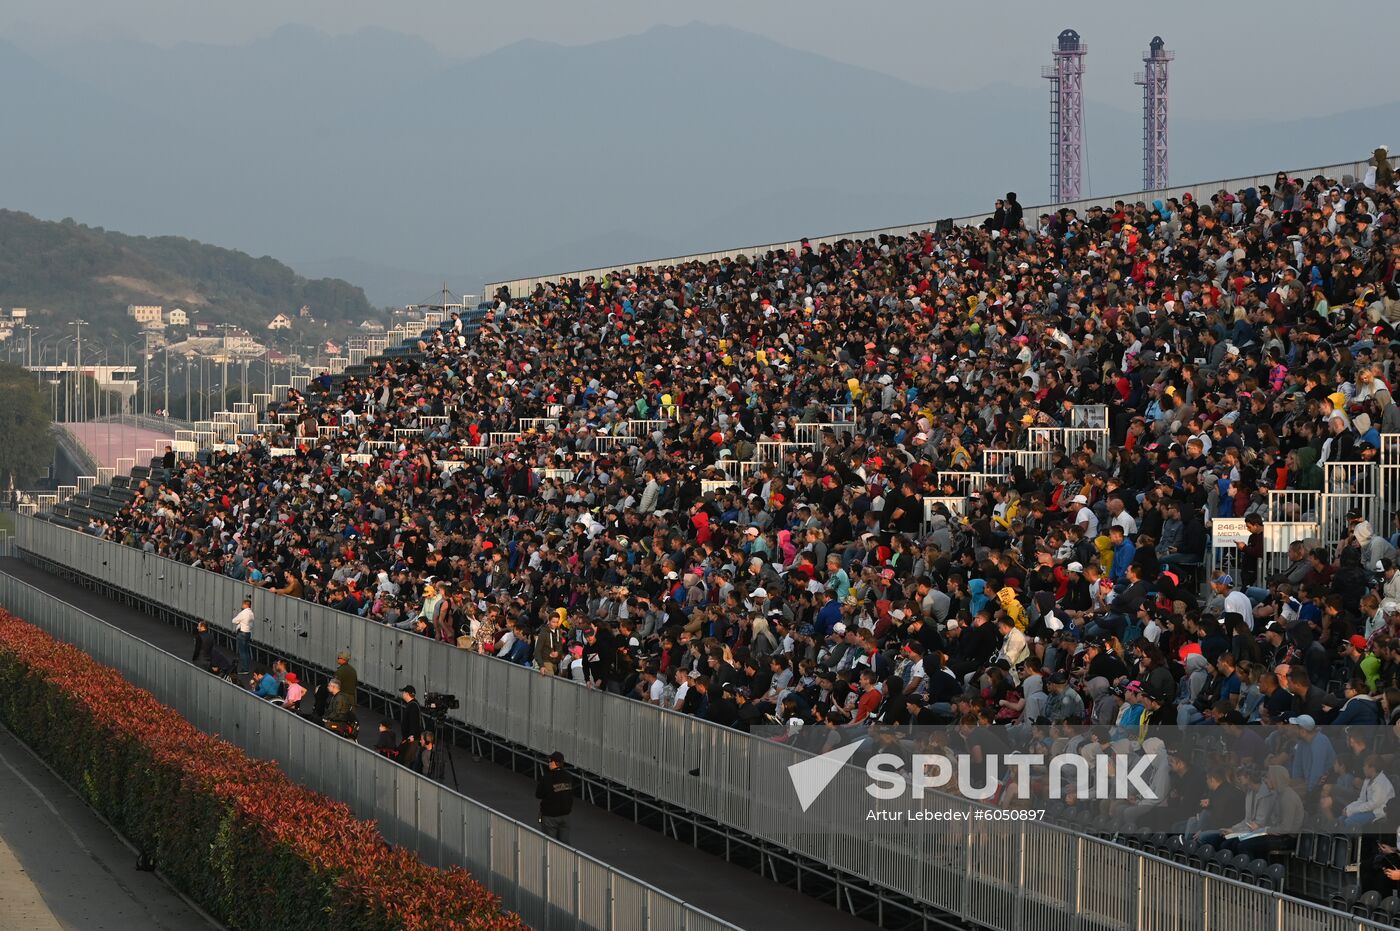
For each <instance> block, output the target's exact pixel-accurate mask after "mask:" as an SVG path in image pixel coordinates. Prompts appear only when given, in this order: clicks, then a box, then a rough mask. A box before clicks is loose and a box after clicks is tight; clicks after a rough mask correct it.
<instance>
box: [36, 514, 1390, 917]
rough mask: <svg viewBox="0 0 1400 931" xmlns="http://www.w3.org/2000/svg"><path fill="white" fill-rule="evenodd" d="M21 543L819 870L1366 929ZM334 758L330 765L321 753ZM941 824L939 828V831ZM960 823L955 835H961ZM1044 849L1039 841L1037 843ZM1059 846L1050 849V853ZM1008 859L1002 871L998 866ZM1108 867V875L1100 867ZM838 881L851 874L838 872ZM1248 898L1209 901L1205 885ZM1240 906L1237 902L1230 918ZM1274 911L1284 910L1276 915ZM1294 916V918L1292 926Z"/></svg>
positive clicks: (370, 632)
mask: <svg viewBox="0 0 1400 931" xmlns="http://www.w3.org/2000/svg"><path fill="white" fill-rule="evenodd" d="M16 527H17V536H18V545H19V547H20V549H21V550H22V551H24V552H25V553H27V554H30V555H32V556H35V557H38V558H40V559H42V560H47V561H50V562H53V563H57V564H59V565H62V566H67V567H80V568H75V569H73V570H70V571H77V572H80V573H81V574H83V575H86V576H88V577H90V578H93V579H96V580H98V581H100V582H102V583H104V584H105V585H107V586H109V587H110V588H113V589H116V590H120V591H124V592H128V593H131V594H132V595H134V596H136V597H139V598H142V599H145V600H147V601H152V602H155V603H157V604H159V605H161V606H163V607H164V608H166V609H168V610H170V611H173V612H177V613H179V614H183V615H185V616H188V617H205V618H209V619H210V620H211V621H212V622H213V623H215V624H217V625H227V618H229V617H231V616H232V615H233V613H235V612H236V611H237V610H238V608H239V606H240V604H241V601H242V599H243V598H244V597H245V596H247V597H251V598H252V599H253V610H254V612H255V614H256V616H257V618H258V621H257V623H256V625H255V626H254V630H253V637H254V641H255V643H257V644H259V645H261V646H264V647H267V648H269V649H270V651H271V652H273V653H276V654H279V655H283V656H288V657H291V658H293V659H295V660H297V661H299V662H301V663H304V664H309V665H313V666H319V667H321V668H323V669H331V668H334V665H335V656H336V653H337V652H339V651H340V650H342V649H348V650H349V651H350V653H351V655H352V659H353V662H354V664H355V666H356V668H357V669H358V671H359V675H360V682H361V683H362V684H363V685H365V686H367V687H369V688H372V689H377V690H379V691H380V692H382V693H384V694H394V693H396V692H397V689H398V687H399V686H400V685H401V684H402V683H403V682H404V681H413V682H414V683H415V684H420V683H421V685H422V686H424V687H425V688H427V689H430V690H432V691H445V692H452V693H455V694H456V695H457V697H458V699H459V701H460V703H461V706H460V708H458V709H456V710H455V711H453V712H452V713H451V715H450V717H451V718H452V719H454V720H456V721H459V722H461V723H462V724H463V725H465V726H468V727H470V728H476V729H480V730H484V731H487V732H489V733H491V734H494V735H497V736H498V737H499V738H501V739H503V740H506V741H509V742H511V743H512V744H514V745H516V746H519V747H525V748H529V749H530V750H532V751H535V752H537V753H541V754H544V753H549V752H552V751H554V750H559V751H561V752H563V753H564V755H565V756H566V757H567V758H568V759H569V760H570V762H571V763H572V764H573V765H575V766H576V767H578V769H579V770H581V771H583V772H586V773H591V774H594V775H596V776H598V777H600V778H602V779H605V780H610V781H612V782H614V783H616V784H619V785H623V786H626V787H628V788H629V789H631V790H633V791H634V792H636V793H638V794H641V795H643V796H646V797H648V798H651V799H655V800H658V801H659V802H661V803H664V804H666V805H670V806H674V807H675V808H677V809H680V810H683V811H686V812H690V813H692V814H694V815H696V816H699V817H703V818H705V819H708V820H709V821H711V822H713V823H717V824H721V825H725V826H726V827H728V828H731V829H733V830H734V831H736V832H738V833H741V834H743V835H744V836H747V837H752V838H758V839H760V840H762V841H764V842H767V843H771V844H773V845H776V846H777V847H779V848H781V849H782V850H785V851H788V852H789V853H791V854H793V855H796V856H800V857H803V858H806V859H807V860H809V861H810V862H815V863H818V864H823V865H824V866H825V867H826V868H828V869H831V870H834V871H837V872H839V873H841V874H845V875H846V876H847V877H851V878H855V879H859V880H860V881H863V882H866V883H869V884H871V885H872V886H874V887H877V888H879V889H881V890H887V891H888V892H891V893H894V894H896V895H897V896H901V897H905V898H906V899H908V900H913V901H914V902H918V903H924V904H926V905H928V906H931V907H932V908H934V909H936V910H938V911H939V912H942V913H946V914H949V915H955V916H960V917H962V918H965V919H966V920H969V921H976V922H979V923H982V924H987V925H989V926H992V927H997V928H1001V929H1005V931H1020V929H1026V931H1039V929H1041V928H1047V927H1058V928H1065V929H1085V931H1087V929H1090V928H1094V929H1123V931H1128V929H1136V928H1139V927H1146V925H1142V924H1140V923H1139V921H1140V919H1141V916H1142V915H1143V914H1144V912H1145V911H1150V910H1151V909H1153V908H1160V907H1161V903H1159V902H1155V901H1153V900H1150V898H1149V894H1150V892H1151V890H1155V889H1162V888H1167V887H1171V888H1176V889H1180V890H1182V892H1183V895H1185V896H1187V897H1188V899H1189V901H1190V902H1191V903H1194V904H1193V907H1192V908H1190V909H1184V908H1183V909H1180V910H1178V911H1176V912H1174V913H1173V917H1174V921H1175V923H1173V924H1170V925H1167V924H1164V922H1165V920H1166V916H1165V915H1161V916H1159V919H1158V920H1157V922H1156V923H1155V924H1153V925H1151V926H1152V927H1162V928H1166V927H1171V928H1172V929H1173V931H1266V929H1274V928H1277V927H1308V928H1317V929H1327V931H1343V929H1350V931H1358V929H1362V928H1371V927H1379V926H1374V925H1370V924H1369V923H1367V922H1363V921H1361V920H1360V919H1357V918H1352V917H1349V916H1346V915H1342V914H1341V913H1338V912H1335V911H1332V910H1330V909H1327V908H1324V907H1322V906H1319V905H1315V904H1312V903H1307V902H1303V901H1300V900H1297V899H1292V898H1290V897H1287V896H1284V895H1282V894H1281V893H1276V892H1270V891H1268V890H1263V889H1257V888H1254V887H1251V886H1246V885H1243V884H1241V883H1238V882H1235V881H1233V880H1227V879H1223V878H1221V877H1217V876H1212V875H1209V874H1206V873H1204V872H1202V871H1199V870H1193V869H1191V868H1189V867H1186V866H1183V865H1181V864H1177V863H1173V862H1171V861H1167V860H1162V859H1159V858H1156V857H1153V856H1150V855H1148V854H1145V853H1142V852H1140V851H1136V850H1133V849H1130V848H1127V847H1123V846H1121V845H1118V844H1114V843H1111V842H1109V841H1105V840H1100V839H1097V838H1093V837H1088V836H1085V835H1081V834H1078V833H1075V832H1073V831H1070V830H1067V829H1064V828H1059V827H1056V826H1053V825H1048V824H1041V823H1030V822H1023V823H1019V825H1018V827H1017V829H1016V830H1015V831H1013V832H1010V833H1001V834H998V835H997V836H994V837H984V836H983V832H982V829H980V828H976V827H974V826H972V824H971V822H966V823H963V824H962V825H961V826H949V827H948V828H946V830H945V831H944V832H942V833H940V831H937V830H930V831H929V832H927V833H922V834H920V835H918V842H917V845H916V848H917V849H916V848H911V847H910V846H908V845H907V844H906V845H893V844H891V843H890V841H889V839H888V838H882V837H881V836H879V835H878V834H876V835H868V834H855V833H848V832H838V831H828V832H812V831H811V830H810V829H804V828H801V827H799V826H798V825H797V823H796V819H794V818H793V817H792V811H793V807H792V805H791V804H783V803H782V802H781V801H780V800H781V799H782V798H786V796H783V795H781V793H782V792H784V791H785V789H786V786H785V785H783V784H776V781H774V782H771V783H770V782H763V784H759V783H760V781H761V780H760V779H759V778H758V776H757V774H768V777H767V778H770V779H771V778H772V776H771V774H775V773H778V774H781V773H784V772H785V770H786V767H787V766H789V765H791V764H792V763H794V762H798V761H800V760H802V759H805V758H806V756H805V755H804V754H802V753H801V752H800V751H797V750H794V749H793V748H791V747H789V746H787V745H784V744H779V743H775V742H772V741H768V740H764V739H761V738H758V737H755V736H752V735H749V734H745V733H742V732H739V731H735V730H731V729H728V728H724V727H720V726H718V725H715V724H712V723H710V722H708V721H704V720H700V719H697V718H694V717H691V716H688V715H684V714H679V713H677V712H673V711H668V710H666V709H662V708H658V707H655V706H652V705H648V704H645V703H642V702H638V701H634V700H631V699H628V698H625V697H622V696H619V695H612V694H609V693H608V692H606V691H603V690H595V689H588V688H584V687H583V686H580V685H577V684H575V683H573V682H570V681H567V680H564V679H561V678H558V677H554V676H542V675H540V674H539V673H538V672H536V671H535V670H532V669H528V668H526V667H523V666H517V665H514V664H511V663H507V662H505V661H503V660H498V659H496V658H494V657H488V656H482V655H479V654H477V653H473V652H468V651H466V650H460V649H457V648H456V647H453V646H450V645H448V644H444V643H439V642H436V641H433V640H429V639H427V638H424V637H419V636H416V635H413V634H409V633H407V632H404V631H400V630H397V629H394V628H391V627H386V626H385V625H382V624H378V623H375V622H373V621H370V620H367V619H364V618H360V617H357V616H355V615H350V614H345V613H342V612H339V611H335V610H332V609H330V608H327V607H324V606H321V605H315V604H311V603H310V602H306V601H302V600H300V599H294V598H289V597H286V596H283V595H275V594H272V593H270V592H268V591H266V590H263V589H254V588H250V587H249V586H248V585H245V584H243V583H239V582H236V581H235V580H233V579H230V578H226V577H224V576H222V575H218V574H216V573H212V572H208V571H205V570H203V569H198V568H195V567H193V566H186V565H184V564H182V563H177V562H174V561H172V560H168V559H164V558H161V557H158V556H154V555H150V554H146V553H144V552H142V551H140V550H137V549H134V548H132V547H127V546H122V545H120V544H118V543H113V542H110V541H104V540H99V539H97V538H95V537H91V536H87V535H85V534H81V533H78V532H75V531H71V530H68V529H66V528H64V527H60V526H57V525H54V524H49V523H46V522H44V521H40V520H37V519H32V518H23V517H21V518H18V519H17V521H16ZM332 768H333V767H332ZM835 792H840V793H842V795H840V796H834V797H836V798H838V799H842V800H843V801H842V804H844V805H846V806H848V807H850V808H854V809H862V808H864V807H868V805H867V804H866V803H867V796H866V794H865V783H864V781H863V776H861V777H859V778H858V777H857V775H856V771H855V770H853V769H850V768H848V771H846V772H843V773H842V775H841V776H839V777H838V778H837V779H836V780H835V781H833V783H832V786H831V788H829V789H827V790H825V792H824V797H826V795H827V794H828V793H835ZM948 832H951V834H950V833H948ZM959 832H961V833H959ZM1047 852H1052V855H1049V856H1047ZM1061 854H1063V856H1061ZM1016 863H1019V864H1022V865H1023V868H1021V869H1010V868H1009V867H1008V864H1016ZM1110 866H1112V867H1113V870H1115V871H1118V870H1121V872H1122V873H1123V875H1124V877H1125V879H1126V880H1132V881H1124V882H1116V881H1110V880H1109V879H1108V876H1109V874H1108V873H1106V872H1105V870H1106V869H1108V868H1109V867H1110ZM848 881H849V880H848ZM1219 896H1223V897H1227V898H1229V899H1231V900H1237V901H1239V902H1241V903H1244V904H1245V905H1247V906H1248V907H1247V909H1241V910H1238V911H1237V910H1235V909H1231V910H1230V912H1229V917H1228V920H1227V919H1226V917H1225V916H1224V915H1223V913H1220V912H1217V911H1214V910H1212V909H1211V908H1208V907H1201V906H1203V905H1205V904H1208V903H1210V902H1211V901H1213V899H1214V898H1215V897H1219ZM1241 915H1244V916H1246V917H1245V918H1241ZM1285 915H1288V916H1292V917H1291V918H1290V919H1289V920H1290V921H1294V922H1299V923H1293V924H1287V925H1281V924H1280V921H1282V920H1283V917H1284V916H1285ZM1302 922H1306V924H1304V923H1302Z"/></svg>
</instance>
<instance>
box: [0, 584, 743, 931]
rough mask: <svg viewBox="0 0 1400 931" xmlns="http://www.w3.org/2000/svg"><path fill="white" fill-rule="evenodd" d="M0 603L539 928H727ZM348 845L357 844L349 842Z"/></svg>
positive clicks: (241, 695)
mask: <svg viewBox="0 0 1400 931" xmlns="http://www.w3.org/2000/svg"><path fill="white" fill-rule="evenodd" d="M0 604H3V605H4V606H5V607H6V608H8V609H9V610H10V611H11V613H13V614H15V615H16V616H18V617H20V618H22V619H23V620H26V621H29V622H30V623H32V624H35V625H37V626H39V627H41V628H43V629H44V630H46V631H48V632H49V633H50V634H52V635H53V636H55V637H57V638H58V639H60V640H65V641H67V642H69V643H72V644H74V645H75V646H77V647H79V648H80V649H82V650H83V652H85V653H87V654H88V655H89V656H91V657H93V658H94V659H96V660H97V661H98V662H100V663H105V664H106V665H108V666H112V667H114V668H116V669H117V670H118V671H119V672H121V674H122V675H123V676H125V677H126V678H127V679H128V680H129V681H131V682H132V683H134V684H135V685H138V686H140V687H141V688H143V689H146V690H148V691H149V692H151V694H153V695H154V696H155V697H156V698H157V699H158V700H159V701H161V702H164V703H165V704H167V705H170V706H171V707H173V708H175V709H176V710H178V711H179V712H180V713H181V714H182V715H184V716H185V718H186V719H188V720H189V721H190V723H191V724H193V725H194V726H195V727H197V728H199V729H200V730H202V731H206V732H209V733H217V734H218V735H219V736H221V737H223V738H224V739H225V740H228V741H230V742H232V743H235V744H237V745H238V746H239V747H241V748H242V749H243V750H244V751H246V752H247V753H248V754H250V755H251V756H255V757H258V758H260V759H265V760H272V761H275V762H276V763H277V764H278V765H279V766H281V768H282V770H283V771H284V772H286V773H287V775H289V776H290V777H291V778H292V779H294V780H296V781H297V782H299V783H301V784H302V785H305V786H307V787H309V788H311V789H314V790H316V791H318V792H324V793H325V794H326V795H329V796H331V797H333V798H338V799H340V800H341V801H343V802H345V803H346V804H347V805H349V806H350V808H351V810H353V811H354V813H355V814H356V815H357V816H358V817H361V818H365V819H370V820H373V821H376V822H378V827H379V830H380V832H381V833H383V835H384V837H385V839H386V840H388V841H389V842H390V843H393V844H400V845H402V846H405V847H408V848H411V849H413V850H415V851H417V853H418V855H419V857H420V858H422V860H423V861H424V862H425V863H428V864H430V865H432V866H438V867H447V866H453V865H460V866H462V867H464V868H465V869H467V870H468V871H469V872H470V873H471V874H472V875H473V876H474V877H475V878H476V879H477V880H478V881H480V882H481V883H482V884H483V885H485V886H487V887H488V888H489V889H491V891H492V892H495V893H496V894H497V895H499V896H500V897H501V900H502V903H503V904H504V906H505V907H506V908H508V909H510V910H511V911H514V912H517V913H518V914H519V915H520V916H521V917H522V918H523V919H524V920H525V921H526V922H527V923H528V924H530V925H531V926H533V927H536V928H574V929H580V931H582V929H599V931H633V929H654V931H677V929H681V931H692V929H693V931H722V929H734V928H735V926H734V925H732V924H729V923H728V922H726V921H721V920H720V919H718V918H716V917H714V916H713V915H710V914H709V913H707V912H702V911H700V910H698V909H695V908H692V907H691V906H689V905H687V904H686V903H684V902H682V901H681V900H679V899H677V898H675V897H674V896H671V895H669V894H667V893H665V892H662V891H661V890H660V889H657V888H656V887H654V886H651V885H649V884H647V883H644V882H642V881H641V880H639V879H635V878H633V877H632V876H629V875H627V874H626V873H622V872H619V871H618V870H616V869H613V868H612V867H611V866H609V865H608V864H606V863H603V862H602V861H599V860H595V859H593V858H592V857H590V856H587V855H586V854H582V853H579V852H578V851H577V850H574V849H573V848H571V847H568V846H565V845H564V844H561V843H559V842H557V841H555V840H552V839H550V838H548V837H545V836H544V835H543V834H541V833H540V832H539V831H537V830H535V829H534V828H532V827H529V826H527V825H524V824H521V823H520V822H518V821H515V820H513V819H511V818H508V817H506V816H505V815H502V814H500V813H499V812H497V811H494V810H493V809H490V808H487V807H486V806H484V805H481V804H480V803H478V802H475V801H473V800H472V799H469V798H467V797H466V796H464V795H461V794H459V793H457V792H454V791H452V790H451V789H449V788H447V787H446V786H443V785H440V784H439V783H436V782H433V781H432V780H430V779H425V778H424V777H422V776H419V775H418V774H416V773H414V772H412V771H411V770H409V769H407V768H405V767H403V766H400V765H399V764H397V763H395V762H393V761H391V760H389V759H386V758H385V757H382V756H380V755H379V754H378V753H375V752H374V751H373V750H372V749H371V748H369V747H365V746H362V745H360V744H357V743H354V742H352V741H348V740H345V739H344V738H341V737H337V736H336V735H335V734H332V733H331V732H330V731H327V730H325V729H323V728H320V727H317V726H316V725H314V724H312V723H311V722H309V721H305V720H303V719H301V718H299V717H298V716H297V715H294V714H292V713H290V712H287V711H284V710H282V709H281V708H280V707H278V706H276V705H273V704H270V703H268V702H266V701H264V700H262V699H260V698H258V697H256V696H255V695H253V694H252V693H251V692H249V691H247V690H246V689H242V688H239V687H237V686H235V685H233V684H232V683H229V682H226V681H224V680H223V679H219V678H216V677H214V676H211V675H209V674H208V673H206V672H204V671H203V670H202V669H199V668H198V667H196V666H194V665H192V664H190V663H187V662H185V661H184V660H182V659H179V658H178V657H175V656H172V655H170V654H169V653H166V652H165V651H163V650H160V649H158V648H156V647H154V646H151V645H150V644H148V643H145V642H144V641H142V640H140V639H138V638H136V637H134V636H132V635H131V634H128V633H126V632H125V631H123V630H119V629H118V628H116V627H113V626H112V625H110V624H108V623H106V622H105V621H103V620H101V619H99V618H96V617H93V616H92V615H90V614H87V613H85V612H83V611H80V610H78V609H77V608H75V607H73V606H71V605H68V604H65V603H63V602H61V601H56V600H54V599H53V598H50V597H49V596H48V595H46V594H44V593H43V592H42V591H40V590H39V589H37V588H34V587H33V586H31V585H28V584H26V583H25V582H22V581H20V580H19V579H16V578H15V577H14V576H11V575H4V574H0ZM347 853H351V854H353V852H347Z"/></svg>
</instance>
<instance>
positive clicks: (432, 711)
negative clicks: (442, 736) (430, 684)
mask: <svg viewBox="0 0 1400 931" xmlns="http://www.w3.org/2000/svg"><path fill="white" fill-rule="evenodd" d="M460 707H462V703H461V702H460V701H458V700H457V696H456V695H450V694H448V693H447V692H429V693H428V694H426V695H424V696H423V713H424V714H426V715H428V716H429V717H432V718H444V717H446V716H447V712H449V711H453V710H455V709H457V708H460Z"/></svg>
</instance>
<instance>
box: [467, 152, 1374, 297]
mask: <svg viewBox="0 0 1400 931" xmlns="http://www.w3.org/2000/svg"><path fill="white" fill-rule="evenodd" d="M1391 164H1392V165H1397V166H1400V156H1396V157H1393V158H1391ZM1367 167H1369V162H1367V161H1365V160H1363V161H1359V162H1339V163H1337V164H1335V165H1321V166H1316V167H1312V168H1298V169H1291V170H1287V171H1286V172H1285V173H1286V174H1288V175H1289V176H1290V177H1294V178H1297V177H1303V178H1312V177H1314V176H1316V175H1323V176H1325V177H1329V178H1338V177H1341V176H1343V175H1348V174H1349V175H1352V176H1353V177H1355V178H1358V179H1359V178H1361V177H1363V176H1364V175H1365V173H1366V169H1367ZM1275 174H1277V172H1270V173H1268V174H1266V175H1246V176H1243V177H1238V178H1222V179H1220V180H1217V181H1201V182H1197V183H1195V184H1186V185H1180V186H1173V187H1167V188H1161V189H1158V190H1140V191H1128V192H1125V193H1122V194H1104V195H1102V196H1098V197H1084V198H1080V199H1079V200H1075V201H1066V202H1062V203H1052V204H1037V205H1035V206H1030V207H1024V208H1023V210H1024V212H1025V216H1026V217H1027V218H1028V222H1029V220H1030V219H1031V218H1034V217H1037V216H1039V215H1040V214H1042V213H1046V212H1049V211H1053V210H1059V209H1060V208H1062V207H1068V208H1070V209H1072V210H1084V209H1087V208H1089V207H1092V206H1093V205H1095V204H1104V203H1112V202H1113V201H1115V200H1125V201H1129V202H1133V201H1139V200H1156V199H1166V198H1169V197H1180V196H1182V195H1183V194H1188V193H1189V194H1190V195H1191V196H1192V197H1193V198H1195V199H1197V200H1200V199H1201V198H1202V197H1203V196H1204V197H1206V198H1209V197H1210V195H1212V194H1215V193H1217V192H1219V191H1220V190H1221V189H1222V188H1227V189H1230V190H1231V191H1234V190H1236V189H1238V188H1241V187H1257V186H1258V185H1260V184H1269V185H1272V184H1273V181H1274V175H1275ZM988 216H990V214H988V213H978V214H971V215H968V216H962V217H952V218H950V219H951V220H952V222H953V223H954V224H956V225H958V226H968V225H971V224H977V223H981V222H982V221H983V220H985V219H987V217H988ZM939 222H946V221H940V220H924V221H922V222H918V223H906V224H904V225H902V226H886V227H881V228H878V229H867V230H853V231H851V232H848V233H834V234H829V235H824V236H809V237H807V241H808V242H810V243H811V244H812V245H813V246H820V245H823V244H826V243H834V242H838V241H840V240H842V239H868V238H870V237H872V236H881V235H894V236H907V235H909V234H910V233H916V232H919V231H921V230H926V229H932V228H933V227H934V226H935V225H936V224H937V223H939ZM801 242H802V239H801V238H798V239H790V240H786V241H784V242H771V243H764V244H760V245H752V246H739V247H732V248H721V249H715V250H711V251H708V252H696V253H692V254H690V255H677V256H670V257H667V258H656V259H646V260H639V261H633V262H625V263H618V262H615V263H613V264H611V265H606V266H602V267H599V268H584V269H577V270H574V271H562V272H556V273H553V274H549V275H533V276H527V277H523V278H510V279H504V280H501V281H493V282H488V283H487V284H486V285H485V290H484V291H483V292H482V293H483V294H484V295H486V296H487V297H488V298H489V297H493V296H494V295H495V293H496V292H497V291H498V290H499V289H500V288H502V287H505V288H509V289H510V294H511V296H512V297H521V296H523V295H525V294H528V293H529V292H530V291H532V290H534V288H535V286H536V285H540V284H550V283H552V282H556V281H558V280H559V279H560V278H587V277H588V276H590V275H592V276H594V277H595V278H596V277H600V276H602V275H606V274H608V273H609V272H614V271H626V270H635V269H637V268H654V267H657V266H666V265H678V264H681V263H684V262H699V261H706V262H707V261H710V260H711V259H718V258H722V257H724V256H731V257H732V256H736V255H747V256H753V255H755V254H762V253H764V252H770V251H773V250H791V249H795V248H797V247H798V245H800V244H801Z"/></svg>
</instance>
